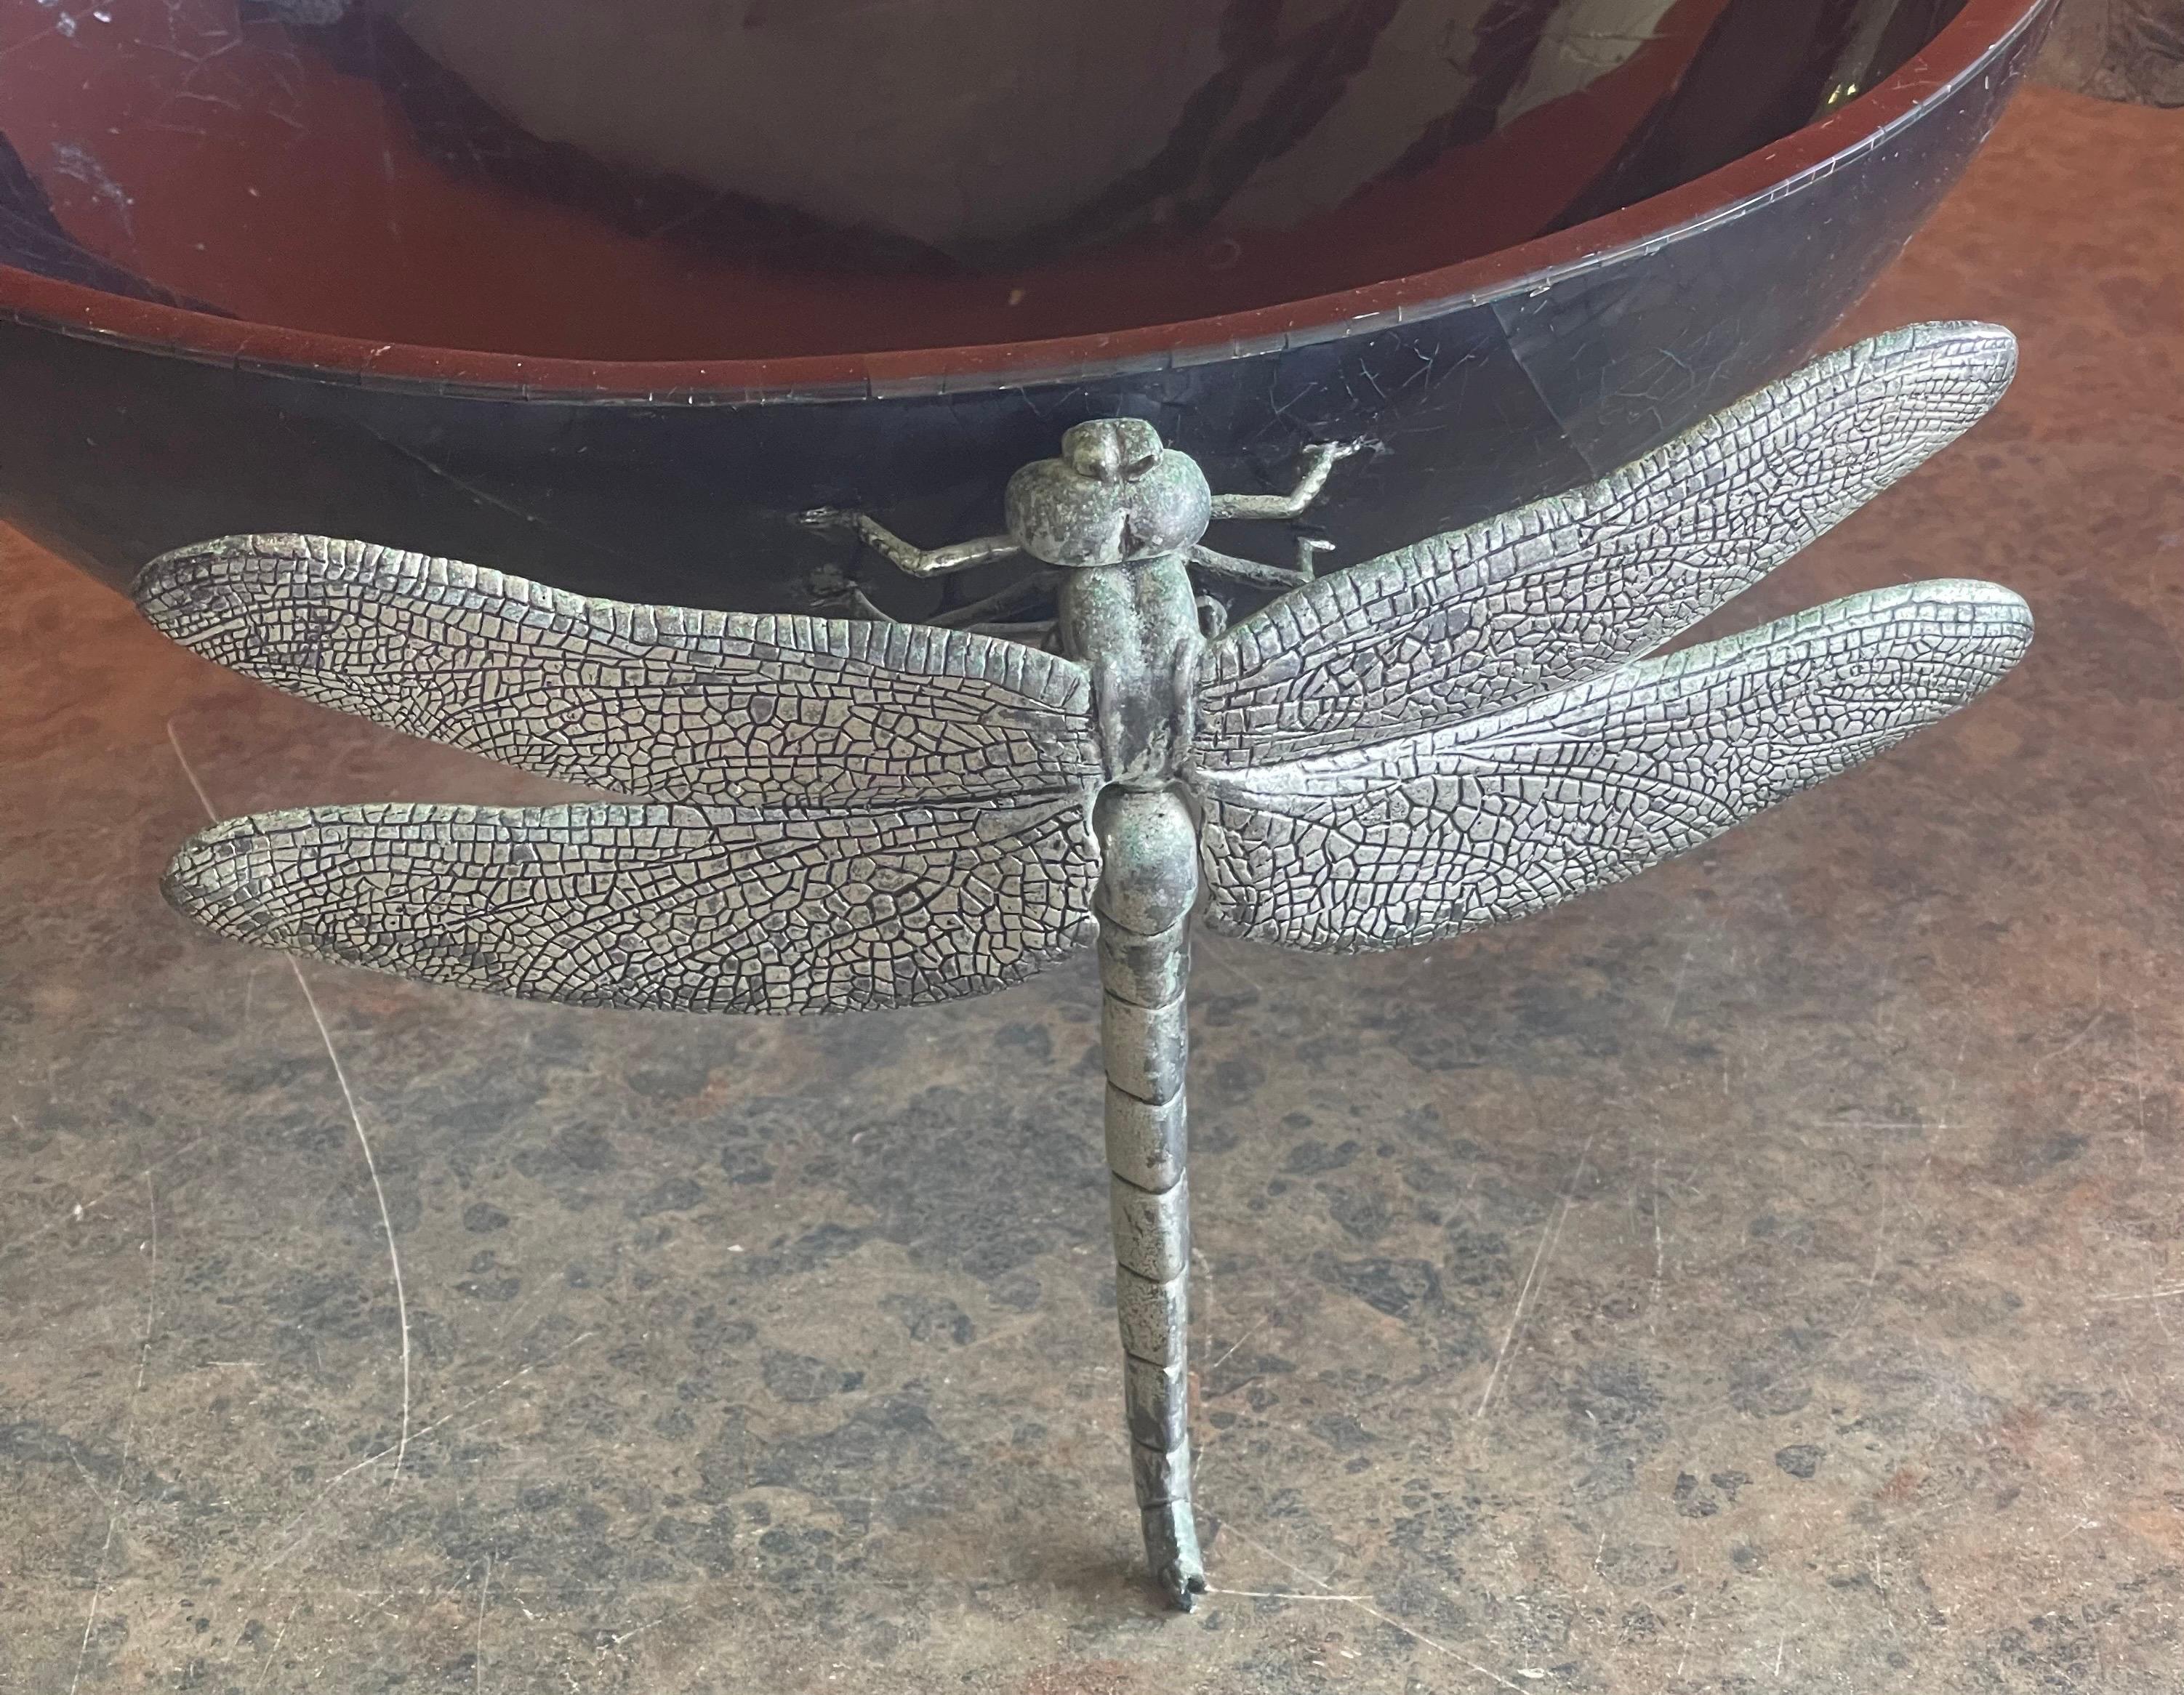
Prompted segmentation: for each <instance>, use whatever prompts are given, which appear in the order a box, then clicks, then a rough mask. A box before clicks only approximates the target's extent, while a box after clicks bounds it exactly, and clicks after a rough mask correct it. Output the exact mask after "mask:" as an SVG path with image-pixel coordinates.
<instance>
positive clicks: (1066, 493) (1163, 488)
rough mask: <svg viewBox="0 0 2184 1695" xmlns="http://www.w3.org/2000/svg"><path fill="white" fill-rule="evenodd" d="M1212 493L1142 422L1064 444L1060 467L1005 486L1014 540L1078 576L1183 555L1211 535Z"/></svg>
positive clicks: (1069, 437) (1039, 468)
mask: <svg viewBox="0 0 2184 1695" xmlns="http://www.w3.org/2000/svg"><path fill="white" fill-rule="evenodd" d="M1212 502H1213V496H1212V491H1211V490H1210V489H1208V488H1207V486H1206V475H1205V473H1204V472H1203V471H1201V470H1199V468H1198V462H1197V461H1196V460H1195V459H1194V458H1191V457H1190V454H1188V453H1178V452H1177V451H1176V450H1175V449H1174V448H1173V447H1163V446H1162V443H1161V438H1160V435H1159V432H1158V431H1156V430H1155V429H1154V428H1153V426H1152V425H1150V424H1148V423H1146V422H1145V420H1143V419H1141V418H1101V419H1095V420H1093V421H1092V422H1090V423H1088V424H1079V425H1077V426H1076V427H1075V428H1074V429H1073V430H1071V431H1068V432H1067V434H1065V435H1064V436H1062V438H1061V458H1054V459H1041V460H1039V462H1038V463H1037V464H1028V465H1026V466H1025V467H1024V468H1023V469H1022V470H1020V471H1018V472H1017V474H1016V475H1014V476H1013V477H1011V478H1010V479H1009V489H1008V522H1009V537H1010V539H1011V541H1013V542H1015V543H1016V544H1017V546H1018V547H1022V549H1023V550H1024V552H1026V553H1029V554H1030V555H1031V556H1032V557H1033V558H1034V559H1039V560H1041V561H1043V562H1044V563H1045V564H1050V565H1061V566H1065V567H1068V568H1070V569H1073V570H1085V569H1097V568H1099V567H1102V566H1109V565H1123V564H1133V563H1134V562H1136V561H1139V560H1142V559H1162V558H1165V557H1167V556H1168V555H1171V554H1174V553H1182V552H1183V551H1184V549H1185V548H1187V547H1190V546H1192V545H1193V544H1194V543H1195V542H1197V540H1198V538H1199V537H1200V536H1203V535H1204V534H1205V533H1206V524H1207V522H1208V520H1209V519H1210V518H1211V516H1212Z"/></svg>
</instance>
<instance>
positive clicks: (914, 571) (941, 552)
mask: <svg viewBox="0 0 2184 1695" xmlns="http://www.w3.org/2000/svg"><path fill="white" fill-rule="evenodd" d="M799 521H801V522H803V523H805V524H807V525H811V527H812V528H813V529H815V530H849V531H854V532H855V534H856V535H857V536H858V537H859V538H860V539H861V540H862V541H863V542H864V543H865V545H866V547H870V548H871V549H872V551H873V552H874V553H878V554H880V555H882V556H883V558H885V559H887V561H888V562H889V564H892V565H894V568H895V569H896V570H899V571H901V572H904V573H905V575H910V576H913V577H937V576H944V575H946V574H947V573H949V572H950V571H963V570H969V569H970V568H971V567H972V566H973V565H983V564H989V563H990V562H991V561H993V560H995V559H1011V558H1013V557H1014V556H1015V555H1016V554H1017V553H1022V551H1023V549H1022V548H1021V547H1017V544H1016V542H1015V541H1014V540H1013V539H1011V537H1009V536H980V537H978V540H977V541H975V542H953V543H951V544H950V545H949V546H948V547H917V546H916V545H914V544H913V543H911V542H905V541H904V540H903V539H902V537H901V536H898V535H896V534H895V533H894V531H892V530H890V529H889V528H888V527H887V526H886V525H883V524H882V523H880V522H879V521H878V520H877V519H874V518H872V517H869V516H867V515H866V514H864V513H861V512H850V511H848V510H846V509H845V508H842V507H838V506H815V507H814V508H811V511H809V512H807V513H805V514H804V515H803V518H802V519H801V520H799Z"/></svg>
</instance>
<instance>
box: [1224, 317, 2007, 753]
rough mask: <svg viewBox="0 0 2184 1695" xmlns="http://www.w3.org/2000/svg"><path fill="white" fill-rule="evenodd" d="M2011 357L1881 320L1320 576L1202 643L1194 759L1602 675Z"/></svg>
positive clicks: (1694, 608) (1872, 474) (1947, 417)
mask: <svg viewBox="0 0 2184 1695" xmlns="http://www.w3.org/2000/svg"><path fill="white" fill-rule="evenodd" d="M2015 369H2016V342H2015V341H2014V338H2013V337H2012V336H2010V334H2009V331H2007V330H2002V329H1997V328H1996V327H1995V326H1993V325H1984V324H1924V325H1914V326H1913V327H1911V328H1909V329H1906V330H1899V331H1895V332H1893V333H1892V334H1889V335H1886V336H1876V337H1875V338H1874V339H1873V340H1871V341H1869V342H1861V343H1860V344H1858V346H1856V347H1850V348H1847V349H1846V350H1844V351H1843V352H1841V353H1835V354H1832V355H1830V356H1829V357H1828V358H1823V359H1820V360H1819V361H1818V362H1816V363H1815V364H1811V365H1808V366H1807V367H1806V368H1805V369H1804V370H1801V371H1799V372H1798V373H1797V374H1796V375H1793V376H1791V377H1788V378H1786V379H1784V380H1783V381H1780V382H1778V383H1775V384H1774V385H1772V386H1769V387H1767V388H1763V389H1762V390H1760V391H1759V392H1758V393H1756V394H1753V395H1752V396H1751V397H1748V398H1747V399H1745V400H1742V401H1740V402H1739V403H1737V404H1736V405H1734V406H1732V407H1730V408H1728V409H1727V410H1726V411H1724V412H1722V413H1719V414H1717V415H1716V416H1714V417H1713V418H1711V419H1709V420H1707V421H1706V422H1705V423H1703V424H1701V425H1697V427H1696V428H1694V429H1692V430H1691V431H1688V432H1686V433H1685V435H1683V436H1680V437H1679V438H1677V439H1676V440H1675V441H1674V442H1670V443H1669V445H1668V446H1666V447H1663V448H1661V449H1659V450H1658V452H1655V453H1650V454H1648V455H1646V457H1645V458H1641V459H1639V460H1637V461H1636V462H1635V463H1634V464H1630V465H1629V466H1626V467H1625V468H1624V469H1623V470H1619V471H1617V472H1615V473H1613V475H1609V476H1607V477H1606V478H1604V479H1602V481H1599V482H1596V483H1594V484H1592V485H1591V486H1587V487H1585V488H1580V489H1577V490H1574V491H1573V492H1569V493H1567V494H1562V495H1556V496H1553V497H1550V498H1548V499H1546V500H1541V501H1536V502H1535V503H1533V504H1531V505H1529V506H1526V507H1524V508H1519V509H1518V510H1517V511H1514V512H1511V513H1507V514H1504V515H1502V516H1501V517H1498V518H1494V519H1490V520H1487V521H1486V522H1485V523H1482V524H1478V525H1473V526H1472V527H1471V528H1469V529H1468V530H1459V531H1454V532H1452V533H1451V534H1448V535H1445V536H1435V537H1434V538H1433V539H1431V540H1429V541H1425V542H1418V544H1416V545H1415V546H1412V547H1404V548H1401V549H1400V550H1399V551H1397V552H1396V553H1389V554H1385V555H1383V556H1382V557H1380V558H1379V559H1372V560H1368V561H1367V562H1366V563H1364V564H1358V565H1353V566H1351V567H1350V568H1349V569H1348V570H1343V571H1340V572H1336V573H1334V574H1332V575H1329V576H1326V577H1323V578H1322V579H1320V580H1319V581H1318V582H1315V583H1313V584H1312V585H1310V586H1307V587H1306V588H1303V589H1301V590H1299V591H1297V592H1295V593H1292V594H1290V595H1286V596H1284V597H1283V598H1282V599H1280V600H1279V601H1276V602H1275V603H1273V605H1271V606H1269V607H1268V608H1267V609H1266V610H1265V611H1263V612H1262V613H1260V614H1257V615H1256V616H1255V617H1252V618H1250V619H1247V620H1244V621H1243V622H1242V623H1240V624H1239V625H1237V626H1236V627H1235V628H1234V630H1232V631H1230V632H1229V634H1228V635H1227V636H1224V637H1223V639H1222V640H1221V641H1219V642H1216V643H1215V644H1214V645H1213V647H1212V649H1211V650H1210V651H1209V653H1208V655H1207V662H1206V670H1205V673H1204V678H1205V681H1204V684H1203V686H1202V691H1201V696H1200V702H1199V712H1198V717H1199V725H1200V730H1199V735H1198V739H1197V742H1196V743H1195V747H1194V753H1195V758H1196V759H1197V761H1198V763H1199V764H1201V766H1202V767H1204V768H1205V769H1206V770H1215V771H1229V770H1240V769H1243V768H1245V767H1248V766H1251V765H1256V764H1268V763H1279V762H1282V761H1286V760H1291V759H1303V758H1307V757H1308V756H1311V755H1313V754H1318V753H1332V752H1334V751H1336V750H1338V749H1340V748H1344V747H1368V746H1370V745H1372V744H1373V743H1375V742H1385V741H1387V740H1389V739H1390V737H1392V736H1401V735H1406V734H1408V733H1411V732H1412V731H1418V730H1426V729H1434V728H1437V727H1439V726H1440V725H1451V724H1458V723H1461V722H1463V720H1467V719H1471V718H1476V717H1479V716H1481V715H1483V714H1489V713H1494V712H1498V711H1501V710H1502V709H1506V708H1508V707H1512V706H1516V705H1519V704H1521V703H1524V702H1525V701H1528V700H1534V699H1537V698H1538V697H1541V696H1543V695H1546V694H1548V693H1551V692H1553V691H1554V690H1557V689H1559V688H1563V687H1567V686H1569V685H1570V684H1572V683H1576V682H1581V681H1585V679H1587V678H1589V677H1593V676H1596V675H1601V674H1602V673H1603V672H1606V671H1609V670H1613V669H1614V668H1615V667H1616V666H1617V665H1619V664H1623V663H1624V661H1626V660H1628V659H1635V658H1636V657H1638V656H1639V655H1641V654H1643V653H1648V652H1651V651H1652V649H1654V648H1656V647H1660V646H1662V645H1663V643H1665V642H1668V641H1669V640H1670V639H1672V638H1673V637H1674V636H1676V635H1677V634H1679V633H1680V632H1681V631H1685V630H1687V629H1689V628H1690V627H1691V625H1694V624H1696V623H1697V622H1698V621H1699V620H1701V619H1702V618H1704V617H1705V616H1707V614H1709V613H1711V612H1713V610H1715V609H1717V608H1718V607H1719V606H1720V605H1722V604H1723V603H1724V602H1726V601H1727V600H1729V599H1730V597H1732V596H1734V595H1736V594H1738V593H1740V592H1742V591H1743V590H1745V589H1747V588H1749V587H1750V586H1752V584H1754V583H1756V582H1758V581H1759V580H1760V579H1761V578H1762V577H1763V576H1765V575H1767V574H1768V573H1769V571H1771V570H1774V569H1775V567H1776V566H1777V565H1780V564H1782V563H1783V562H1784V561H1785V560H1786V559H1790V558H1791V556H1792V555H1793V554H1795V553H1798V552H1799V551H1800V550H1801V549H1802V548H1803V547H1806V546H1807V545H1808V543H1810V542H1813V541H1814V539H1815V538H1817V537H1818V536H1820V535H1821V534H1822V533H1823V532H1825V531H1827V530H1828V529H1830V528H1831V527H1832V526H1833V525H1836V524H1837V523H1839V522H1841V520H1843V519H1844V518H1847V516H1849V515H1850V514H1852V513H1853V512H1855V511H1856V510H1857V509H1858V508H1859V507H1861V506H1863V505H1864V503H1866V502H1867V501H1869V500H1870V499H1871V498H1873V497H1874V496H1875V495H1876V494H1878V493H1880V491H1881V490H1883V489H1885V488H1886V487H1887V486H1889V485H1890V484H1891V483H1892V482H1894V481H1897V479H1898V478H1900V477H1902V476H1903V475H1905V474H1906V473H1907V472H1908V471H1910V470H1912V469H1913V468H1914V467H1915V466H1916V465H1918V464H1919V463H1920V462H1921V461H1923V460H1925V458H1927V457H1928V456H1929V455H1931V454H1932V453H1936V451H1938V450H1939V449H1940V448H1942V447H1946V446H1947V444H1948V443H1949V442H1953V441H1954V440H1955V439H1956V438H1957V437H1958V436H1960V435H1962V434H1963V433H1964V431H1966V430H1967V429H1969V428H1970V426H1971V425H1973V424H1975V423H1976V422H1977V421H1978V420H1979V419H1980V418H1981V416H1982V415H1984V414H1986V412H1987V410H1988V409H1989V408H1992V406H1993V404H1994V403H1995V402H1996V401H1997V399H1999V398H2000V397H2001V395H2002V392H2003V390H2004V389H2005V388H2006V387H2007V386H2009V380H2010V377H2011V375H2012V374H2013V373H2014V370H2015Z"/></svg>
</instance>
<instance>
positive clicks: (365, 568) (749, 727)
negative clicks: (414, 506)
mask: <svg viewBox="0 0 2184 1695" xmlns="http://www.w3.org/2000/svg"><path fill="white" fill-rule="evenodd" d="M136 599H137V603H138V604H139V605H140V606H142V609H143V610H144V613H145V615H146V616H147V617H148V618H149V619H150V620H152V622H153V623H154V624H155V625H158V626H159V628H160V629H161V630H163V631H165V632H166V633H167V634H168V635H170V636H173V637H174V638H175V640H176V641H178V642H181V643H182V644H183V645H184V646H186V647H191V648H193V649H195V650H196V651H197V652H198V653H203V654H204V655H205V656H206V657H207V658H209V659H214V660H216V661H218V662H219V663H220V664H223V665H226V666H228V667H229V668H230V669H231V670H237V671H240V672H242V673H243V674H244V675H247V676H251V677H255V678H257V679H259V681H263V682H267V683H270V684H272V685H273V686H275V687H276V688H280V689H283V690H286V691H287V692H289V693H291V694H297V695H301V696H303V697H304V698H305V699H308V700H313V701H316V702H319V703H320V704H322V705H326V706H331V707H335V708H337V709H340V710H342V711H343V712H351V713H355V714H359V715H361V716H363V717H365V718H370V719H374V720H377V721H378V722H380V723H382V724H386V725H392V726H393V728H395V729H397V730H400V731H405V732H407V733H408V734H409V735H412V736H422V737H424V738H425V739H426V740H428V741H432V742H444V743H446V744H447V745H448V746H450V747H465V748H468V749H470V750H471V751H472V752H475V753H482V754H485V755H486V756H487V757H488V758H490V759H499V760H504V761H505V762H506V763H508V764H511V765H516V766H520V767H521V768H522V769H524V770H530V771H536V772H539V773H541V774H543V775H547V776H551V777H559V778H560V779H562V780H564V781H569V782H577V783H586V784H589V785H592V786H595V787H599V788H604V789H608V790H610V791H614V792H619V793H623V794H628V795H634V796H638V797H642V798H644V799H648V800H664V801H690V802H696V803H726V804H729V805H733V806H743V807H787V806H797V805H807V806H811V807H824V808H844V807H877V806H888V805H893V804H898V803H903V802H907V801H919V800H951V801H952V800H959V799H963V798H967V797H977V796H982V795H995V796H1009V795H1028V794H1036V793H1042V792H1064V791H1067V792H1081V791H1082V790H1084V788H1085V786H1087V785H1089V784H1092V783H1096V782H1097V781H1099V777H1100V758H1099V751H1098V747H1097V746H1096V744H1095V741H1094V739H1093V732H1092V725H1091V684H1090V680H1089V677H1088V676H1087V675H1086V674H1085V672H1084V669H1083V667H1081V666H1078V665H1076V664H1072V663H1071V662H1070V661H1068V660H1067V659H1060V658H1058V657H1056V656H1055V655H1053V654H1050V653H1041V652H1039V651H1038V650H1037V649H1035V648H1032V647H1026V646H1024V645H1023V644H1022V643H1019V642H1006V641H1001V640H998V639H995V638H994V637H991V636H980V635H976V634H972V633H971V632H969V631H951V630H939V629H933V628H931V627H926V626H919V625H890V624H880V623H871V622H865V621H862V620H843V619H829V618H804V617H795V616H789V615H785V614H784V615H766V616H754V615H750V614H739V613H721V612H700V611H694V610H691V609H685V608H682V607H672V606H638V605H632V604H629V603H624V602H620V601H611V600H599V599H588V598H584V597H580V596H577V595H572V594H567V593H565V592H562V591H560V590H559V589H554V588H550V587H548V586H545V585H544V584H541V583H535V582H530V581H526V580H524V579H523V578H521V577H514V576H508V575H504V574H502V573H501V572H499V571H495V570H484V569H482V568H481V567H478V566H476V565H467V564H461V563H460V562H459V561H456V560H453V559H431V558H427V557H426V556H425V555H422V554H419V553H399V552H396V551H393V550H392V549H389V548H385V547H372V546H370V545H368V544H366V543H364V542H337V541H331V540H328V539H326V537H323V536H230V537H227V538H226V539H225V540H222V541H217V542H206V543H203V544H202V545H200V546H198V547H185V548H182V549H181V550H179V551H178V552H175V553H168V554H164V555H163V556H162V557H161V558H159V559H155V560H153V562H152V564H150V565H148V566H147V567H146V568H145V570H144V573H143V575H142V576H141V577H140V578H139V579H138V581H137V585H136Z"/></svg>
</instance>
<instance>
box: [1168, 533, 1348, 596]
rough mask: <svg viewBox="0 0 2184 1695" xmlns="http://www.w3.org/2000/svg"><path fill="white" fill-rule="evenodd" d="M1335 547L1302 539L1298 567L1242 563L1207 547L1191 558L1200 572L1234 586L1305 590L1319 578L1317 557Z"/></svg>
mask: <svg viewBox="0 0 2184 1695" xmlns="http://www.w3.org/2000/svg"><path fill="white" fill-rule="evenodd" d="M1333 546H1334V543H1333V542H1329V541H1326V540H1323V538H1321V537H1319V536H1298V537H1297V544H1296V547H1297V562H1296V564H1294V565H1267V564H1260V562H1259V561H1258V560H1256V559H1238V558H1236V557H1235V555H1234V554H1233V553H1217V552H1215V551H1214V550H1213V549H1212V548H1211V547H1206V546H1205V545H1204V544H1203V543H1201V544H1200V545H1199V546H1196V547H1193V548H1192V549H1191V550H1190V555H1189V557H1190V563H1191V564H1193V565H1195V566H1196V567H1197V568H1198V569H1199V570H1201V571H1204V572H1206V574H1207V575H1210V576H1217V577H1225V578H1226V579H1228V580H1229V581H1231V582H1240V583H1249V584H1250V585H1251V586H1252V587H1254V588H1279V589H1291V588H1302V587H1303V586H1305V585H1306V584H1307V583H1308V582H1310V581H1312V580H1313V579H1314V578H1315V577H1317V576H1318V575H1319V572H1318V566H1317V565H1316V564H1314V556H1315V555H1317V554H1319V553H1325V552H1326V551H1327V550H1328V549H1329V548H1330V547H1333Z"/></svg>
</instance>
